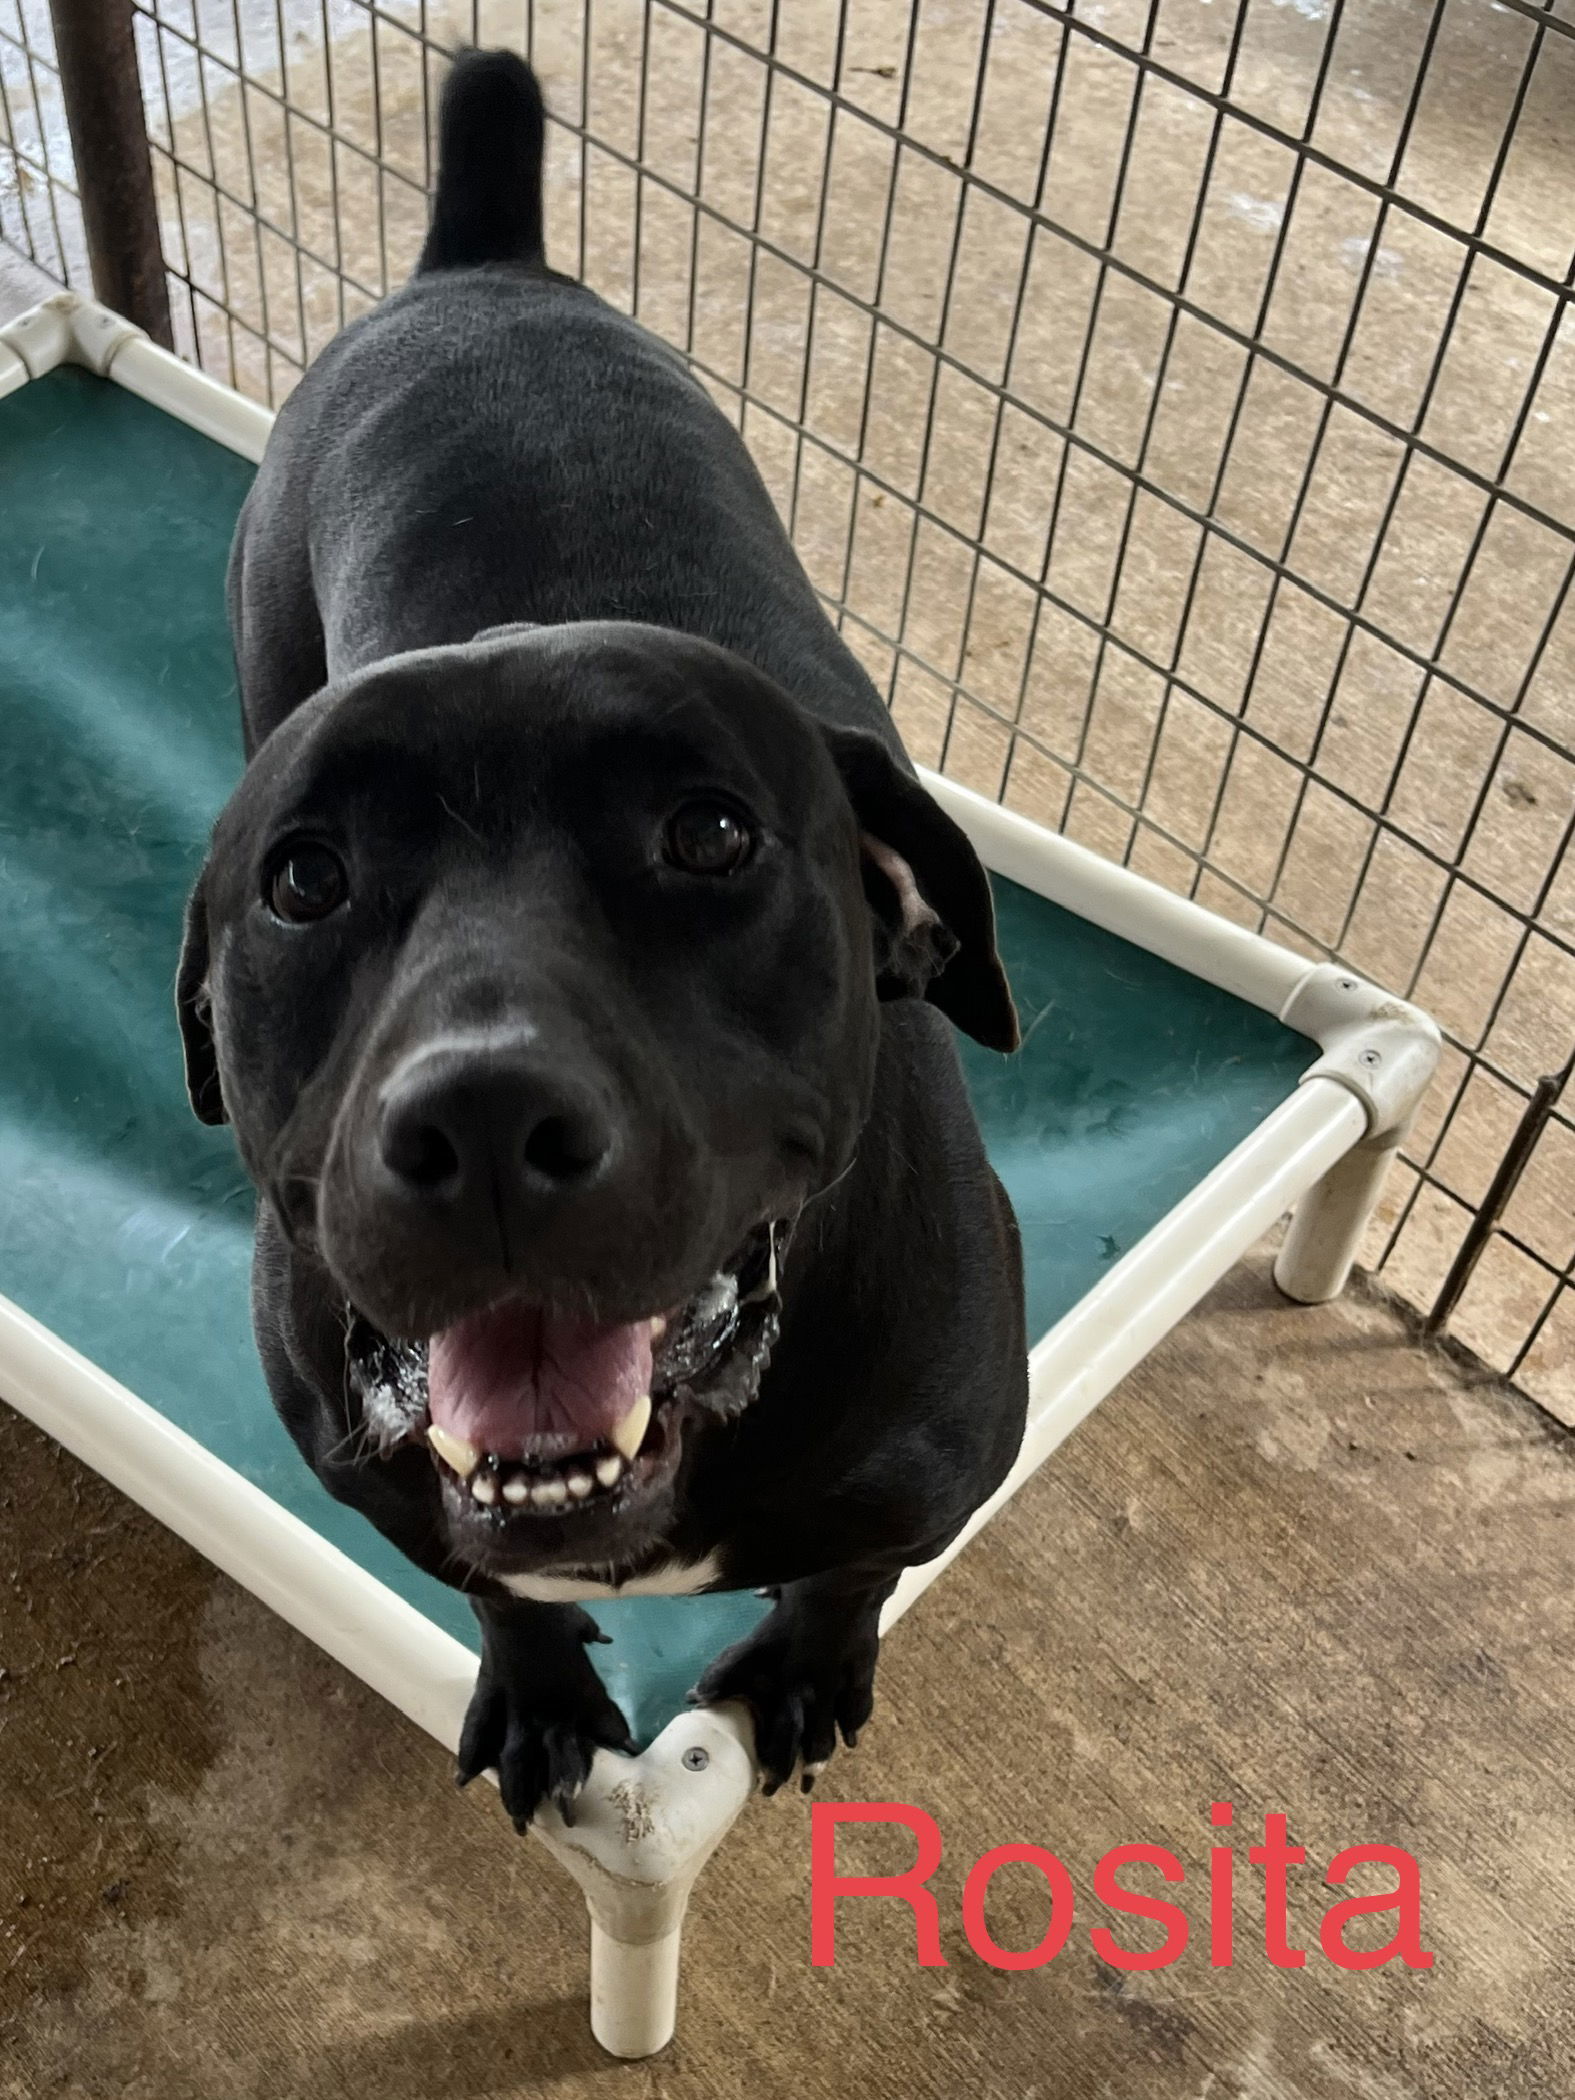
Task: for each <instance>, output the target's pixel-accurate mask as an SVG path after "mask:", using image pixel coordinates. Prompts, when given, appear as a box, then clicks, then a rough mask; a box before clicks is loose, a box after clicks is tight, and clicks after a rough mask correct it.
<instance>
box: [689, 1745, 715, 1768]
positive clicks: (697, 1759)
mask: <svg viewBox="0 0 1575 2100" xmlns="http://www.w3.org/2000/svg"><path fill="white" fill-rule="evenodd" d="M710 1762H711V1753H710V1751H709V1750H703V1749H702V1748H701V1747H700V1745H699V1744H698V1743H695V1744H693V1745H692V1746H691V1747H690V1748H689V1749H688V1750H686V1751H685V1752H684V1755H683V1767H684V1770H685V1771H686V1772H703V1771H704V1770H705V1769H706V1767H707V1765H709V1764H710Z"/></svg>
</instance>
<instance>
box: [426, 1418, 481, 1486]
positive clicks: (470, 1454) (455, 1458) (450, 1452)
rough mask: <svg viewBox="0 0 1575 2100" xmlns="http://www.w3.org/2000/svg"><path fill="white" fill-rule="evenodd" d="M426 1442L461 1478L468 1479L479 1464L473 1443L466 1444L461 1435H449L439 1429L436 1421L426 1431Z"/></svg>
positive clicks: (477, 1452) (477, 1453) (444, 1430)
mask: <svg viewBox="0 0 1575 2100" xmlns="http://www.w3.org/2000/svg"><path fill="white" fill-rule="evenodd" d="M427 1442H428V1443H429V1444H430V1445H431V1446H432V1448H433V1450H434V1451H435V1452H436V1453H437V1455H438V1457H439V1458H440V1459H442V1461H443V1463H444V1465H446V1466H451V1467H452V1468H453V1469H454V1471H455V1472H456V1473H457V1474H458V1475H459V1477H460V1479H461V1480H468V1479H469V1478H470V1476H471V1474H472V1473H474V1472H475V1470H476V1468H477V1466H479V1465H480V1464H481V1453H480V1452H479V1451H478V1450H477V1449H476V1447H475V1445H474V1444H467V1443H466V1441H465V1439H464V1438H463V1437H462V1436H451V1435H450V1434H449V1432H448V1431H447V1430H446V1429H439V1427H438V1426H437V1424H436V1422H434V1423H433V1424H432V1426H431V1428H430V1429H428V1431H427Z"/></svg>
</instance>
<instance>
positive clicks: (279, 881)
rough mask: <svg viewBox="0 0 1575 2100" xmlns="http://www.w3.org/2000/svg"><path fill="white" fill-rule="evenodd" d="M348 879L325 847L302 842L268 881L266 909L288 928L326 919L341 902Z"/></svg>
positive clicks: (346, 892)
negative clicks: (289, 925)
mask: <svg viewBox="0 0 1575 2100" xmlns="http://www.w3.org/2000/svg"><path fill="white" fill-rule="evenodd" d="M349 890H350V878H349V877H348V876H347V875H346V873H345V866H344V862H343V861H342V860H341V859H340V858H339V856H338V854H337V853H333V852H331V851H330V850H329V848H328V847H327V846H318V845H312V844H309V843H302V844H301V845H298V846H292V847H290V849H289V851H288V852H287V853H285V855H284V856H283V858H282V859H281V860H279V861H277V862H276V863H275V865H274V870H273V873H272V874H271V875H270V876H269V878H268V889H267V897H268V908H269V910H270V911H271V912H272V913H273V915H274V917H275V918H276V919H286V920H288V921H289V923H290V924H291V925H292V926H301V925H305V924H307V923H308V922H309V921H310V920H312V919H326V918H327V916H328V914H329V913H330V912H331V911H336V910H337V909H338V908H339V906H340V905H341V904H343V903H344V901H345V898H346V896H347V895H348V894H349Z"/></svg>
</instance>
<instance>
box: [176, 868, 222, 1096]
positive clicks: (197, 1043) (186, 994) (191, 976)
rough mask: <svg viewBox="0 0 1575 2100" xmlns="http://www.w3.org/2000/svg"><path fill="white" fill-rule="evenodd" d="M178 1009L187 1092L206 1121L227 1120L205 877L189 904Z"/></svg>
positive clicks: (181, 960) (177, 992)
mask: <svg viewBox="0 0 1575 2100" xmlns="http://www.w3.org/2000/svg"><path fill="white" fill-rule="evenodd" d="M175 1012H176V1015H177V1017H178V1019H179V1021H180V1039H181V1044H182V1047H183V1049H184V1050H185V1053H186V1092H187V1094H188V1095H189V1096H190V1098H191V1105H192V1108H193V1110H194V1112H195V1114H196V1116H197V1118H198V1120H199V1122H203V1123H227V1122H228V1121H229V1120H230V1119H229V1117H228V1115H227V1114H226V1113H225V1108H224V1096H223V1095H222V1094H221V1093H220V1091H219V1059H218V1054H217V1052H216V1051H215V1049H214V1047H213V1012H212V1007H211V1004H210V1001H209V996H208V906H207V900H206V898H205V897H204V895H203V882H202V877H201V876H198V878H197V886H196V888H195V889H194V890H193V891H192V893H191V896H190V898H189V899H188V901H187V905H186V937H185V940H184V942H183V943H182V946H181V951H180V972H179V975H178V976H177V977H176V980H175Z"/></svg>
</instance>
